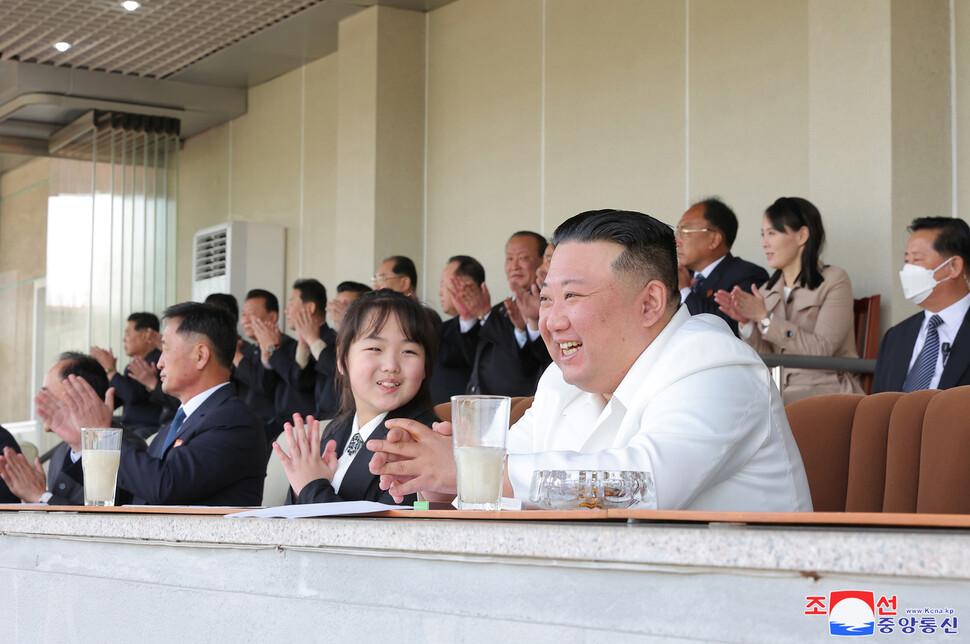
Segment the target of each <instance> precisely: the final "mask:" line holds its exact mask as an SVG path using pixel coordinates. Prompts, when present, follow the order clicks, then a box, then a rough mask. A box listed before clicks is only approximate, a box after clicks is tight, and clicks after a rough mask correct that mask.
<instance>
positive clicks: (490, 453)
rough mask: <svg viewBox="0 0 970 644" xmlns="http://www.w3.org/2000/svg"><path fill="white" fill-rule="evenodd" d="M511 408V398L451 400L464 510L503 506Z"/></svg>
mask: <svg viewBox="0 0 970 644" xmlns="http://www.w3.org/2000/svg"><path fill="white" fill-rule="evenodd" d="M511 404H512V399H511V398H509V397H508V396H452V397H451V424H452V438H453V440H454V446H455V468H456V474H457V478H458V508H459V509H461V510H498V509H499V507H500V506H501V503H502V484H503V482H504V480H505V441H506V437H507V436H508V433H509V412H510V410H511Z"/></svg>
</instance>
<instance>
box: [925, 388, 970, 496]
mask: <svg viewBox="0 0 970 644" xmlns="http://www.w3.org/2000/svg"><path fill="white" fill-rule="evenodd" d="M968 419H970V386H965V387H954V388H953V389H947V390H946V391H941V392H939V393H938V394H937V395H936V396H934V397H933V398H932V399H931V400H930V401H929V403H928V404H927V405H926V415H925V416H924V417H923V435H922V437H921V441H920V451H919V491H918V498H917V501H916V511H917V512H930V513H960V514H970V422H968Z"/></svg>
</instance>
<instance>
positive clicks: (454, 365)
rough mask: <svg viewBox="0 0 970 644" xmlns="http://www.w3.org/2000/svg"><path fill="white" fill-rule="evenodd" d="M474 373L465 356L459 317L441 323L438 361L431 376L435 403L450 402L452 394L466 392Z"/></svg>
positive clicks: (456, 394)
mask: <svg viewBox="0 0 970 644" xmlns="http://www.w3.org/2000/svg"><path fill="white" fill-rule="evenodd" d="M471 375H472V363H471V362H469V361H468V358H466V357H465V348H464V346H463V345H462V338H461V328H460V326H459V318H457V317H453V318H451V319H450V320H448V321H446V322H445V323H443V324H442V325H441V330H440V331H439V333H438V361H437V362H436V363H435V365H434V373H433V375H432V376H431V400H432V402H434V404H436V405H437V404H440V403H444V402H449V401H450V400H451V397H452V396H458V395H461V394H463V393H465V389H466V388H467V387H468V379H469V378H470V377H471Z"/></svg>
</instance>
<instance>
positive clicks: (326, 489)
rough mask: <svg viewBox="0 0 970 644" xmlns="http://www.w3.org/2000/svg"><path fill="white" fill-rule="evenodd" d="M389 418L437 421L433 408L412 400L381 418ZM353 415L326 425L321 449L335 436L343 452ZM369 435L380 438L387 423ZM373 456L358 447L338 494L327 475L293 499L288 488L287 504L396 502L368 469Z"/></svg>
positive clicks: (412, 497) (409, 498)
mask: <svg viewBox="0 0 970 644" xmlns="http://www.w3.org/2000/svg"><path fill="white" fill-rule="evenodd" d="M391 418H413V419H414V420H416V421H418V422H420V423H424V424H425V425H427V426H429V427H430V426H431V423H434V422H437V421H438V417H437V416H435V415H434V412H432V411H430V410H428V409H424V408H422V406H421V405H419V404H417V403H415V402H414V401H411V402H410V403H408V404H407V405H405V406H404V407H401V408H399V409H395V410H394V411H392V412H390V413H388V414H387V416H386V417H385V418H384V420H385V421H387V420H390V419H391ZM353 425H354V417H353V415H351V416H350V417H349V418H346V419H343V420H340V421H334V422H332V423H330V425H328V426H327V430H326V432H325V433H324V435H323V437H322V438H321V440H320V449H321V453H322V450H323V449H325V448H326V444H327V441H330V440H335V441H337V457H338V458H339V457H340V455H341V454H343V453H344V448H345V447H346V446H347V441H349V440H350V432H351V430H352V429H353ZM370 438H371V439H375V440H383V439H385V438H387V426H386V425H384V423H381V426H380V427H378V428H377V429H375V430H374V433H373V434H371V436H370ZM368 440H369V439H368ZM373 456H374V452H372V451H370V450H368V449H367V447H361V448H360V453H359V454H358V455H357V458H355V459H354V461H353V463H351V464H350V468H349V469H348V470H347V473H346V474H345V475H344V479H343V482H342V483H341V484H340V494H337V493H336V492H335V491H334V489H333V485H331V484H330V481H328V480H327V479H317V480H316V481H311V482H309V483H307V484H306V486H304V488H303V489H302V490H300V495H299V496H298V497H297V498H296V500H295V501H294V500H293V490H292V489H291V490H290V492H289V494H288V495H287V498H286V503H287V504H293V503H332V502H334V501H377V502H379V503H386V504H388V505H398V504H397V502H396V501H395V500H394V499H393V498H391V493H390V492H388V491H387V490H382V489H381V488H380V480H381V477H380V476H377V475H375V474H371V473H370V468H369V465H370V459H371V457H373ZM416 499H417V495H415V494H409V495H407V496H406V497H404V501H403V504H404V505H410V504H412V503H414V501H415V500H416Z"/></svg>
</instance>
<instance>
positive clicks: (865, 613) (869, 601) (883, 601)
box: [804, 590, 957, 637]
mask: <svg viewBox="0 0 970 644" xmlns="http://www.w3.org/2000/svg"><path fill="white" fill-rule="evenodd" d="M876 597H879V599H878V600H876ZM804 612H805V614H806V615H828V618H829V634H830V635H835V636H838V637H861V636H867V635H880V634H889V633H900V634H903V635H912V634H914V633H920V634H925V635H931V634H934V633H939V634H947V635H955V634H956V633H957V616H956V615H955V611H954V610H953V609H952V608H928V607H923V606H919V607H913V608H902V607H899V608H897V599H896V595H877V594H876V593H874V592H873V591H871V590H833V591H832V592H831V593H829V594H828V596H826V595H807V596H806V597H805V611H804Z"/></svg>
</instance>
